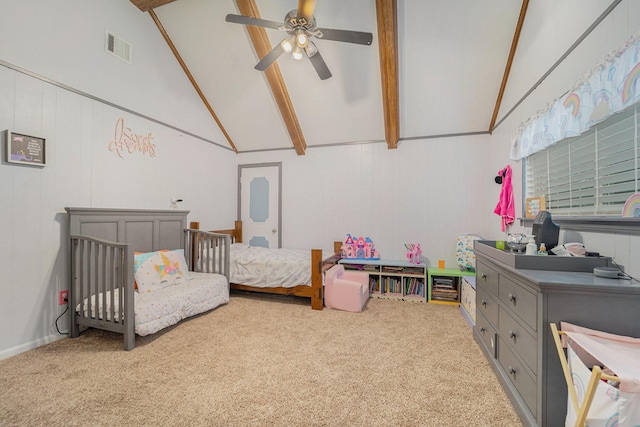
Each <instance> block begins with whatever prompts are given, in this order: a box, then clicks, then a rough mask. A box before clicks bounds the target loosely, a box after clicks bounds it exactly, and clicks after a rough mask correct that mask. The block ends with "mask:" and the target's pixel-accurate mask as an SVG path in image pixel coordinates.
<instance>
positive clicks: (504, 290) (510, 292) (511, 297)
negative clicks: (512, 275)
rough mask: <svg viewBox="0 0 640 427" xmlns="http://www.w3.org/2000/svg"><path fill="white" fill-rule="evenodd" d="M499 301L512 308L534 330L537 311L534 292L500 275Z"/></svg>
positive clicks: (536, 300)
mask: <svg viewBox="0 0 640 427" xmlns="http://www.w3.org/2000/svg"><path fill="white" fill-rule="evenodd" d="M499 296H500V301H502V302H503V303H504V305H505V306H507V307H509V308H510V309H511V310H513V311H514V312H515V313H516V314H517V315H518V317H519V318H520V319H522V320H523V321H524V323H525V324H526V325H527V326H529V327H531V329H533V330H534V331H535V330H536V316H537V313H538V299H537V297H536V294H534V293H532V292H529V291H528V290H526V289H525V288H523V287H522V286H520V285H518V284H517V283H516V282H514V281H513V280H510V279H508V278H506V277H505V276H500V293H499Z"/></svg>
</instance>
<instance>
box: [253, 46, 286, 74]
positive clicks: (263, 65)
mask: <svg viewBox="0 0 640 427" xmlns="http://www.w3.org/2000/svg"><path fill="white" fill-rule="evenodd" d="M283 53H284V48H283V47H282V43H278V44H277V45H276V47H274V48H273V49H271V52H269V53H267V54H266V55H265V57H264V58H262V59H261V60H260V62H258V63H257V64H256V66H255V67H254V68H255V69H256V70H260V71H265V70H266V69H267V68H269V67H270V66H271V64H273V63H274V62H275V60H276V59H278V58H279V57H280V55H282V54H283Z"/></svg>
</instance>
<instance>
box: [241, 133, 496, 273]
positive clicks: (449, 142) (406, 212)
mask: <svg viewBox="0 0 640 427" xmlns="http://www.w3.org/2000/svg"><path fill="white" fill-rule="evenodd" d="M488 144H489V137H488V135H485V136H472V137H457V138H445V139H430V140H424V141H411V142H403V143H401V144H400V146H399V148H398V149H395V150H389V149H387V146H386V144H382V143H377V144H362V145H344V146H338V147H325V148H309V149H308V150H307V153H306V155H304V156H297V155H296V154H295V152H293V150H291V151H289V152H284V153H283V152H282V151H275V152H266V153H244V154H240V156H239V163H240V164H254V163H262V162H271V161H274V162H277V161H281V162H282V188H283V191H282V194H283V196H282V197H283V200H282V223H283V229H282V246H283V247H295V248H309V247H319V248H330V247H331V242H333V241H341V240H344V238H345V236H346V234H347V233H350V234H352V235H358V236H361V235H364V236H368V237H370V238H371V239H372V240H373V242H374V244H375V245H376V248H377V249H378V250H379V251H380V255H381V257H383V258H386V259H405V254H406V250H405V249H404V244H405V243H411V242H413V243H420V244H421V246H422V250H423V256H424V257H426V261H427V262H428V263H429V264H431V265H437V263H438V260H439V259H444V260H445V262H446V265H447V267H452V268H456V262H455V244H456V238H457V237H458V235H460V234H466V233H479V234H483V233H485V232H486V230H485V229H483V218H482V214H481V213H480V211H479V209H478V208H479V207H480V206H481V205H482V204H483V195H482V182H483V181H493V177H494V174H493V172H488V171H487V170H486V168H485V166H484V165H485V164H486V161H487V152H488ZM495 224H499V218H498V217H497V216H496V218H495Z"/></svg>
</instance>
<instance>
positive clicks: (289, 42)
mask: <svg viewBox="0 0 640 427" xmlns="http://www.w3.org/2000/svg"><path fill="white" fill-rule="evenodd" d="M293 42H294V38H293V37H290V38H288V39H284V40H282V42H280V46H282V50H284V51H285V52H286V53H291V52H293Z"/></svg>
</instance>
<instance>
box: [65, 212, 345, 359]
mask: <svg viewBox="0 0 640 427" xmlns="http://www.w3.org/2000/svg"><path fill="white" fill-rule="evenodd" d="M66 210H67V212H68V214H69V235H70V243H71V286H70V289H69V306H70V308H71V309H70V334H69V335H70V336H71V337H77V336H79V334H80V332H81V331H82V330H84V329H86V328H89V327H91V328H97V329H104V330H109V331H113V332H117V333H122V334H123V335H124V347H125V350H131V349H133V348H134V347H135V335H136V334H138V335H141V336H142V335H148V334H152V333H155V332H157V331H159V330H160V329H163V328H165V327H168V326H171V325H173V324H176V323H178V322H179V321H180V320H182V319H184V318H187V317H190V316H193V315H196V314H199V313H203V312H205V311H209V310H212V309H214V308H216V307H218V306H219V305H221V304H225V303H227V302H228V301H229V288H230V287H231V288H232V289H238V290H244V291H254V292H266V293H275V294H284V295H295V296H302V297H307V298H310V299H311V307H312V308H313V309H318V310H321V309H322V308H323V305H324V304H323V283H322V272H323V271H324V270H326V269H327V268H330V267H331V265H333V263H335V262H336V261H337V259H338V258H339V256H338V255H334V254H332V255H331V256H329V257H327V258H326V259H323V255H322V251H321V250H317V249H313V250H312V251H311V262H309V255H308V252H305V251H289V250H284V249H272V250H267V249H264V248H255V247H250V246H248V245H243V244H242V224H241V223H240V222H239V221H237V222H236V224H235V227H234V228H233V229H228V230H218V231H214V232H206V231H201V230H199V226H198V225H199V224H198V223H191V224H190V226H189V228H187V227H186V224H187V214H188V213H189V212H188V211H178V210H170V211H166V210H139V209H97V208H66ZM337 243H339V242H337ZM335 249H336V244H334V250H335ZM267 254H268V255H267ZM274 254H275V256H274ZM305 258H306V259H305ZM143 262H144V263H146V264H142V263H143ZM134 263H137V264H135V268H134ZM138 264H141V265H142V267H141V266H139V265H138ZM259 265H262V266H263V267H264V268H266V270H265V269H264V268H255V267H256V266H259ZM145 268H146V269H147V270H145ZM134 270H135V272H134ZM143 272H145V273H146V274H147V275H143ZM293 273H296V274H293ZM148 276H150V277H148Z"/></svg>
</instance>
